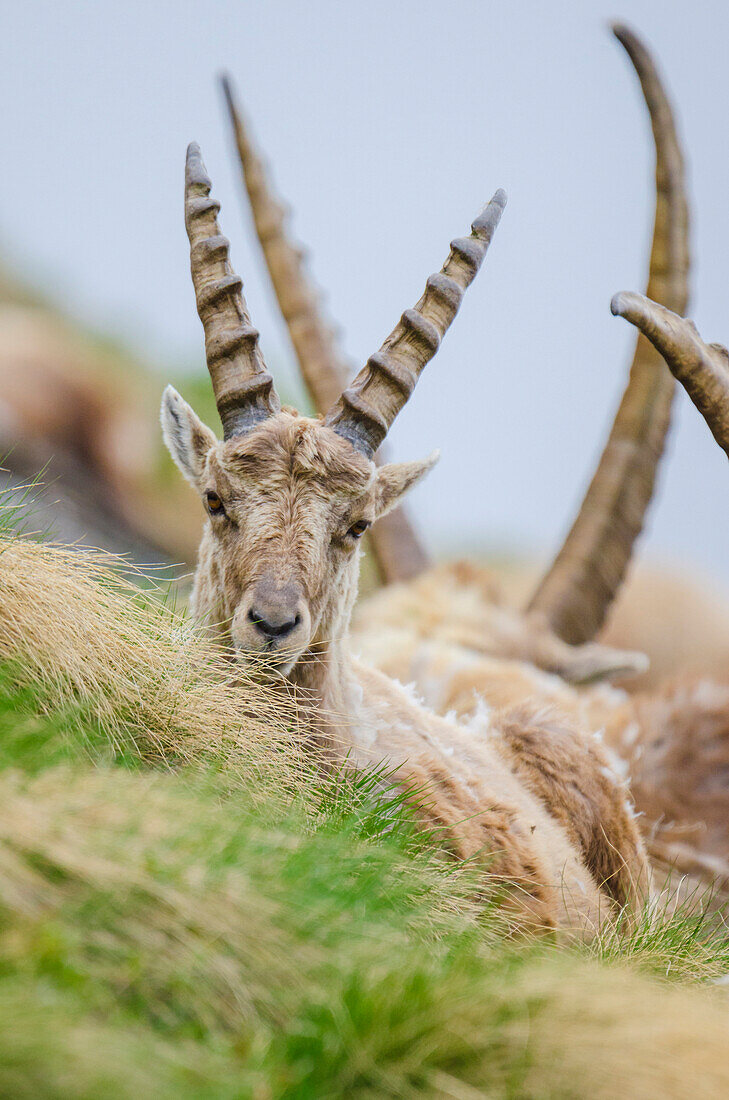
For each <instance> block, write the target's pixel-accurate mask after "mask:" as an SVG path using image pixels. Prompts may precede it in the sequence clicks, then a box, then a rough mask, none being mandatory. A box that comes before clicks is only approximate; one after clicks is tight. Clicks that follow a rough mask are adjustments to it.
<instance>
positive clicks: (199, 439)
mask: <svg viewBox="0 0 729 1100" xmlns="http://www.w3.org/2000/svg"><path fill="white" fill-rule="evenodd" d="M160 420H161V421H162V435H163V437H164V441H165V443H166V444H167V450H168V451H169V452H170V454H171V455H172V458H173V459H174V461H175V464H176V465H177V466H178V467H179V469H180V471H181V473H182V475H183V477H186V478H187V480H188V481H189V482H190V484H191V485H194V486H195V488H196V489H199V488H200V477H201V476H202V472H203V469H204V466H205V457H206V455H207V453H208V451H209V450H210V448H211V447H212V446H213V445H214V444H215V443H216V442H217V439H216V437H215V433H214V432H212V431H211V430H210V428H208V427H207V425H206V424H203V422H202V420H201V419H200V417H199V416H197V414H196V413H195V412H193V410H192V409H191V408H190V406H189V405H188V403H187V401H184V400H183V399H182V398H181V397H180V395H179V393H178V392H177V390H176V389H173V387H172V386H167V388H166V390H165V392H164V393H163V394H162V408H161V410H160Z"/></svg>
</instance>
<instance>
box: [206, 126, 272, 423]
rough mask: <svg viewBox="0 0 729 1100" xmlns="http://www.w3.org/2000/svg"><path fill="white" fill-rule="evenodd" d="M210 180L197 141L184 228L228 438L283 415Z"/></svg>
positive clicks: (212, 375) (209, 363) (221, 414)
mask: <svg viewBox="0 0 729 1100" xmlns="http://www.w3.org/2000/svg"><path fill="white" fill-rule="evenodd" d="M211 186H212V185H211V183H210V179H209V178H208V174H207V172H206V171H205V165H204V164H203V162H202V158H201V156H200V149H199V147H198V145H197V144H196V143H195V142H192V144H190V145H189V146H188V149H187V161H186V165H185V228H186V229H187V235H188V237H189V239H190V271H191V273H192V282H193V285H194V287H195V299H196V302H197V311H198V314H199V315H200V320H201V321H202V324H203V329H204V331H205V355H206V358H207V363H208V370H209V371H210V377H211V379H212V382H213V391H214V393H215V403H216V405H217V407H218V413H219V414H220V419H221V421H222V424H223V436H224V438H225V439H230V438H231V437H232V436H235V435H243V434H245V433H246V432H248V431H250V430H251V428H253V427H255V425H256V424H259V423H260V422H261V421H262V420H265V419H266V418H267V417H269V416H272V415H273V414H274V413H276V412H278V410H279V408H280V404H279V400H278V396H277V394H276V390H275V389H274V385H273V378H272V377H271V375H270V374H269V373H268V371H267V370H266V364H265V362H264V360H263V356H262V354H261V351H260V349H259V347H258V332H257V331H256V329H254V328H253V325H252V324H251V319H250V317H249V315H248V309H247V306H246V302H245V298H244V297H243V289H242V288H243V284H242V282H241V280H240V279H239V277H238V276H237V275H236V274H235V272H234V271H233V269H232V267H231V266H230V262H229V259H228V248H229V244H228V241H227V239H226V238H225V237H223V236H222V234H221V232H220V229H219V227H218V219H217V215H218V211H219V210H220V203H218V202H216V201H215V200H214V199H211V198H210V188H211Z"/></svg>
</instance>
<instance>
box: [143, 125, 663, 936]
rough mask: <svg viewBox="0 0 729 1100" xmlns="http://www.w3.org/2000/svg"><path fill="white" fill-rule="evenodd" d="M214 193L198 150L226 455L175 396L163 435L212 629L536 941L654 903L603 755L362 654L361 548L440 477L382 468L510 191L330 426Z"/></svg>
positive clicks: (189, 207)
mask: <svg viewBox="0 0 729 1100" xmlns="http://www.w3.org/2000/svg"><path fill="white" fill-rule="evenodd" d="M210 186H211V185H210V181H209V179H208V177H207V175H206V173H205V169H204V167H203V164H202V161H201V158H200V153H199V150H198V148H197V146H196V145H191V146H190V148H189V149H188V155H187V169H186V187H185V220H186V226H187V231H188V236H189V238H190V255H191V271H192V277H193V283H194V286H195V293H196V299H197V306H198V312H199V314H200V318H201V320H202V323H203V327H204V330H205V343H206V356H207V363H208V368H209V371H210V375H211V378H212V383H213V389H214V392H215V399H216V403H217V407H218V411H219V413H220V417H221V421H222V424H223V432H224V440H223V442H219V441H218V440H217V439H216V437H215V436H214V434H213V432H212V431H211V430H210V428H208V427H206V426H205V425H204V424H203V423H202V422H201V421H200V420H199V419H198V417H197V416H196V414H195V413H194V412H193V410H192V409H191V408H190V407H189V406H188V405H187V404H186V403H185V402H184V401H183V400H182V398H181V397H180V396H179V394H177V393H176V392H175V391H174V390H173V389H172V388H171V387H168V388H167V389H166V390H165V394H164V397H163V401H162V426H163V432H164V437H165V440H166V443H167V446H168V447H169V449H170V452H171V454H172V456H173V458H174V460H175V462H176V463H177V465H178V466H179V468H180V470H181V472H182V473H183V475H184V476H185V477H186V478H187V479H188V481H189V482H190V483H191V484H192V485H193V487H194V488H195V490H196V491H197V492H198V493H199V494H200V496H201V498H202V501H203V503H204V506H205V509H206V511H207V521H206V525H205V531H204V535H203V540H202V544H201V547H200V553H199V561H198V568H197V573H196V577H195V585H194V594H193V601H192V604H193V611H194V613H195V615H196V616H197V617H198V618H199V619H200V620H202V621H203V622H205V623H207V624H208V625H209V626H210V627H211V628H213V629H215V630H217V632H218V633H219V636H220V638H221V640H222V641H223V642H225V643H226V644H227V645H228V646H229V647H230V648H231V650H232V652H233V653H234V654H235V656H236V657H237V658H238V660H240V661H244V662H245V661H253V662H254V663H255V662H265V664H266V665H267V667H268V675H270V676H273V677H274V678H276V677H278V681H279V683H280V685H281V690H282V691H284V692H290V691H291V690H294V691H296V692H297V693H298V694H299V696H301V697H303V699H304V704H303V705H304V707H305V710H306V713H307V714H308V720H309V725H310V729H311V741H312V746H313V747H314V746H315V747H316V748H317V751H323V752H324V753H325V754H327V755H329V756H334V758H335V759H337V758H338V759H344V758H346V759H348V760H350V761H351V762H352V763H354V764H355V765H358V766H365V765H368V764H372V763H373V762H374V763H377V764H378V765H382V764H383V763H386V764H387V766H388V767H390V768H391V769H392V770H393V774H394V776H396V778H397V779H398V780H399V781H400V782H401V783H402V785H403V788H404V790H405V792H407V793H408V796H409V797H410V798H411V799H412V800H413V801H414V802H415V804H416V806H417V809H418V811H419V813H420V814H421V816H422V817H423V818H424V819H425V820H426V821H427V822H430V823H431V824H433V825H435V826H437V827H438V828H439V829H440V830H441V835H442V837H443V842H444V846H445V847H447V848H449V849H450V850H452V851H453V852H454V853H455V854H457V855H458V856H461V857H473V856H474V855H476V854H477V853H484V852H485V853H486V856H487V859H488V872H489V874H490V875H492V876H493V877H494V878H495V879H496V880H497V881H498V882H499V883H500V884H502V886H503V889H504V891H505V903H506V906H507V910H508V909H509V908H511V910H512V911H513V912H514V915H515V921H516V923H517V924H518V925H520V926H523V925H524V924H529V925H537V926H539V927H548V928H563V929H565V928H569V929H576V930H580V931H582V932H584V931H586V930H587V931H590V930H594V928H595V927H596V926H598V925H599V924H600V922H601V921H602V920H604V919H605V918H606V917H608V915H609V914H610V912H611V911H613V912H614V909H615V907H616V906H619V907H622V906H625V905H628V906H629V907H631V908H636V907H638V906H640V904H641V902H642V900H643V898H644V896H645V891H646V890H647V888H648V882H649V870H648V864H647V859H646V856H645V852H644V849H643V846H642V842H641V840H640V837H639V834H638V832H637V829H636V827H635V823H634V821H633V817H632V812H631V809H630V806H629V805H628V804H627V800H626V796H625V791H624V789H623V788H622V786H621V784H620V783H619V781H617V780H616V779H615V778H614V777H613V775H612V773H611V771H610V769H609V766H608V761H607V758H606V757H605V756H604V755H603V754H602V751H601V749H600V747H599V745H597V744H596V742H595V741H594V739H592V738H583V737H582V735H581V734H580V733H579V732H578V731H576V730H574V729H572V728H571V727H570V726H569V724H568V723H566V722H562V721H558V720H555V719H554V717H553V716H552V715H550V714H549V713H545V712H544V711H540V710H539V709H538V708H537V709H535V708H530V707H528V706H526V705H525V706H523V707H520V708H518V709H515V710H513V711H512V712H505V713H504V714H502V715H499V716H494V717H493V718H489V719H488V720H486V721H485V722H476V723H474V724H472V725H471V726H463V725H461V726H459V725H457V724H455V723H453V722H450V721H447V720H445V719H443V718H440V717H438V716H436V715H435V714H434V713H432V712H431V711H429V710H427V709H426V708H425V707H423V706H422V705H421V704H420V703H418V702H416V701H415V700H414V698H413V697H412V694H411V693H409V692H408V691H407V690H405V689H404V688H403V687H402V686H401V685H400V684H398V683H396V682H394V681H392V680H391V679H389V678H388V677H387V676H385V675H384V674H383V673H382V672H380V671H378V670H376V669H372V668H367V667H364V666H363V665H360V664H359V663H358V662H357V661H356V660H354V659H353V658H352V657H351V656H350V653H349V650H348V645H347V632H348V627H349V620H350V616H351V612H352V607H353V604H354V600H355V597H356V593H357V578H358V568H359V562H358V558H359V553H358V548H359V540H360V538H361V536H362V535H363V534H364V532H365V531H366V530H367V529H368V528H369V527H370V526H371V525H372V524H373V523H374V522H375V521H376V520H377V519H378V518H379V517H380V516H382V515H384V514H386V513H387V512H388V511H390V510H391V509H392V508H394V507H395V506H396V505H397V503H398V502H399V501H400V499H401V498H402V497H403V495H404V494H405V493H406V492H407V490H408V489H409V488H410V487H411V486H412V485H414V484H415V482H416V481H418V480H419V479H420V478H421V477H423V476H424V474H426V473H427V472H428V470H429V469H430V468H431V467H432V465H433V463H434V461H435V456H431V457H430V458H427V459H425V460H423V461H420V462H405V463H400V464H394V465H384V466H380V467H377V466H376V465H375V464H374V462H373V456H374V454H375V452H376V451H377V449H378V447H379V446H380V444H381V443H382V441H383V439H384V438H385V436H386V434H387V432H388V430H389V428H390V426H391V424H392V422H393V420H394V419H395V417H396V416H397V414H398V412H399V411H400V409H401V408H402V407H403V406H404V404H405V402H406V401H407V400H408V398H409V397H410V395H411V393H412V391H413V389H414V387H415V384H416V382H417V379H418V377H419V375H420V373H421V372H422V370H423V368H424V367H425V365H426V364H427V363H428V361H429V360H430V359H431V358H432V357H433V355H434V354H435V352H436V350H437V348H438V345H439V343H440V340H441V338H442V336H443V335H444V333H445V332H446V330H447V329H448V327H449V325H450V323H451V321H452V320H453V318H454V316H455V314H456V311H457V309H458V307H459V304H460V301H461V298H462V295H463V293H464V291H465V289H466V288H467V287H468V285H469V284H470V283H471V281H472V279H473V278H474V276H475V274H476V272H477V271H478V268H479V267H480V264H481V261H482V260H483V257H484V255H485V252H486V250H487V248H488V246H489V243H490V241H491V237H492V234H493V232H494V230H495V228H496V226H497V224H498V222H499V219H500V217H501V213H502V210H503V207H504V204H505V201H506V198H505V195H504V194H503V192H501V191H498V192H497V193H496V194H495V196H494V198H493V199H492V200H491V202H490V203H489V204H488V205H487V207H486V208H485V210H484V211H483V213H482V214H481V215H480V216H479V217H478V218H477V219H476V221H475V222H474V223H473V226H472V231H471V235H470V236H468V237H463V238H459V239H457V240H455V241H454V242H453V243H452V245H451V251H450V254H449V256H448V259H447V260H446V263H445V264H444V266H443V268H442V270H441V271H440V272H439V273H438V274H436V275H432V276H431V277H430V278H429V279H428V281H427V285H426V289H425V292H424V294H423V296H422V297H421V299H420V300H419V302H418V303H417V305H416V307H415V308H414V309H409V310H406V311H405V313H404V314H403V315H402V318H401V320H400V322H399V323H398V325H397V326H396V328H395V329H394V331H393V332H392V333H391V335H390V336H389V337H388V339H387V340H386V341H385V343H384V344H383V346H382V347H381V349H380V350H379V351H378V352H376V353H375V354H374V355H373V356H371V357H370V359H369V360H368V361H367V363H366V365H365V367H364V368H363V369H362V370H361V371H360V372H359V374H358V375H357V377H356V378H355V380H354V382H353V383H352V384H351V385H350V386H349V387H348V388H346V389H345V390H344V391H343V392H342V393H341V396H339V397H338V398H337V400H336V401H335V402H334V404H333V406H332V408H331V409H330V411H329V412H328V413H327V415H326V416H325V417H324V419H323V420H319V419H317V420H314V419H310V418H308V417H303V416H300V415H298V413H296V412H295V411H293V410H289V409H281V408H280V404H279V400H278V397H277V395H276V391H275V388H274V384H273V379H272V377H271V375H270V374H269V373H268V372H267V370H266V367H265V363H264V360H263V357H262V354H261V352H260V349H259V346H258V333H257V332H256V330H255V329H254V328H253V326H252V324H251V321H250V317H249V315H248V311H247V307H246V303H245V300H244V298H243V294H242V284H241V281H240V279H239V278H238V277H237V276H236V275H235V274H234V273H233V271H232V269H231V266H230V263H229V261H228V242H227V240H226V239H225V238H224V237H223V236H221V233H220V230H219V227H218V222H217V212H218V210H219V206H218V204H217V203H216V202H214V201H213V200H212V199H211V198H210Z"/></svg>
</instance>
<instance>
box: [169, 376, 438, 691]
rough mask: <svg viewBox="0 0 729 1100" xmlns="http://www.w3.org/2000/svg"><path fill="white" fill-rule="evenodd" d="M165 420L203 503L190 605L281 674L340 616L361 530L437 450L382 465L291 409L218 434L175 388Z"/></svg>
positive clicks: (332, 632)
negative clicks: (227, 435) (238, 432)
mask: <svg viewBox="0 0 729 1100" xmlns="http://www.w3.org/2000/svg"><path fill="white" fill-rule="evenodd" d="M162 425H163V431H164V436H165V440H166V442H167V445H168V447H169V449H170V451H171V453H172V456H173V458H174V459H175V462H176V463H177V465H178V466H179V468H180V469H181V471H182V473H183V474H184V475H185V477H186V478H187V479H188V480H189V481H190V482H191V483H192V485H193V486H194V487H195V488H196V490H197V491H198V492H199V494H200V496H201V498H202V501H203V505H204V506H205V509H206V511H207V523H206V527H205V533H204V536H203V542H202V546H201V550H200V565H199V569H198V574H197V578H196V583H195V594H194V608H193V610H194V612H195V614H196V615H197V616H198V617H201V618H208V619H209V620H210V621H211V622H213V623H218V624H222V625H223V629H224V630H225V632H226V633H227V632H228V631H229V640H230V641H231V642H232V645H233V646H234V648H235V651H236V653H237V654H239V655H240V656H241V657H244V656H245V655H246V654H249V655H256V656H265V657H267V658H268V660H267V662H266V663H267V664H270V665H273V666H274V667H276V668H277V669H278V670H279V671H280V672H282V673H284V674H285V675H287V674H288V673H290V672H291V670H292V668H293V667H294V665H295V664H296V663H297V661H298V660H299V658H300V657H301V655H302V654H303V653H304V652H305V651H306V650H307V649H310V648H313V649H314V652H316V649H317V648H318V647H319V646H321V645H323V644H325V643H326V642H327V641H328V640H331V639H332V638H334V637H336V636H338V635H339V634H340V633H341V631H342V629H343V628H344V627H345V626H346V622H347V620H348V618H349V613H350V611H351V605H352V602H353V600H354V597H355V595H356V588H357V573H358V559H359V540H360V538H361V536H362V535H363V533H364V532H365V531H366V529H367V528H368V527H369V526H370V525H371V524H372V523H373V522H374V521H375V520H376V519H377V518H378V517H379V516H381V515H384V514H385V512H388V511H389V510H390V509H391V508H394V507H395V506H396V505H397V503H398V501H399V500H400V498H401V497H402V495H403V494H404V493H405V492H406V491H407V490H408V489H409V488H410V487H411V486H412V485H413V484H414V483H415V482H416V481H417V480H418V479H419V478H420V477H422V476H423V474H425V473H426V472H427V471H428V470H429V469H430V468H431V466H432V465H433V463H434V461H435V459H436V456H432V457H431V458H430V459H426V460H424V461H423V462H412V463H399V464H391V465H387V466H381V467H379V468H378V467H376V466H375V464H374V463H373V462H372V461H371V460H370V459H368V458H366V457H365V455H363V454H361V453H360V452H359V451H356V450H355V449H354V448H353V447H352V445H351V444H350V443H348V442H347V440H345V439H343V438H342V437H341V436H340V435H338V434H337V433H336V432H334V431H333V430H332V429H331V428H329V427H327V426H326V425H325V424H323V423H322V422H321V421H317V420H311V419H309V418H307V417H302V416H298V415H297V414H295V413H293V412H289V411H283V412H279V413H276V414H274V415H273V416H271V417H269V418H268V419H266V420H264V421H263V422H262V423H261V424H259V425H258V426H257V427H256V428H254V429H253V430H251V431H250V432H248V433H247V434H246V435H243V436H233V437H232V438H231V439H229V440H227V441H226V442H223V443H221V442H219V441H218V440H217V439H216V438H215V436H214V435H213V433H212V431H211V430H210V429H209V428H208V427H206V425H204V424H203V423H202V422H201V421H200V420H199V419H198V417H197V416H196V415H195V413H194V412H193V410H192V409H191V408H190V406H189V405H187V404H186V402H185V401H183V400H182V398H181V397H180V396H179V394H178V393H176V392H175V390H173V389H172V387H168V388H167V390H166V391H165V395H164V399H163V403H162Z"/></svg>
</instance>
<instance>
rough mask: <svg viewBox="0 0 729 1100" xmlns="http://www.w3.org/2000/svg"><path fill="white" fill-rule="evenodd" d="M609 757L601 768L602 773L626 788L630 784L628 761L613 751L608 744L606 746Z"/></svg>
mask: <svg viewBox="0 0 729 1100" xmlns="http://www.w3.org/2000/svg"><path fill="white" fill-rule="evenodd" d="M604 752H605V756H606V757H607V761H608V762H607V765H606V766H605V767H602V768H600V773H601V774H602V775H603V776H604V778H605V779H608V780H609V781H610V782H611V783H613V784H614V785H615V786H616V787H620V788H626V787H627V786H628V785H629V781H630V777H629V775H628V762H627V760H623V758H622V757H620V756H618V754H617V753H615V752H612V750H611V749H610V748H608V747H607V746H606V747H605V748H604Z"/></svg>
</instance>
